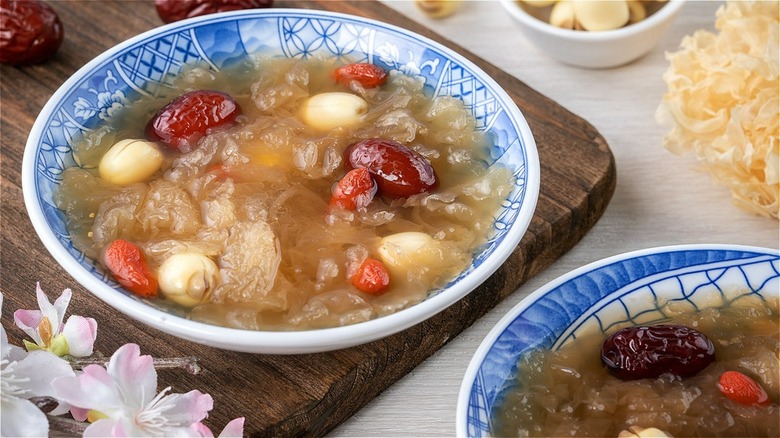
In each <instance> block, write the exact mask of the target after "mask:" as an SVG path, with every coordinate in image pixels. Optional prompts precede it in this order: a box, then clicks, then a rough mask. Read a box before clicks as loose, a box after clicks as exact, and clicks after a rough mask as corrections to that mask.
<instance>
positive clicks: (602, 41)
mask: <svg viewBox="0 0 780 438" xmlns="http://www.w3.org/2000/svg"><path fill="white" fill-rule="evenodd" d="M500 2H501V5H502V6H503V7H504V9H506V10H507V12H509V14H510V15H511V16H512V17H513V18H514V19H515V21H516V22H517V23H518V24H519V25H520V29H521V30H522V32H523V33H524V34H525V36H526V37H527V38H528V39H529V40H530V41H531V42H532V43H533V44H534V45H536V46H537V47H539V48H540V49H542V50H544V51H545V52H547V54H548V55H550V56H551V57H553V58H555V59H557V60H558V61H561V62H563V63H565V64H570V65H573V66H576V67H584V68H594V69H597V68H611V67H617V66H620V65H624V64H627V63H629V62H631V61H634V60H636V59H638V58H640V57H641V56H643V55H645V54H646V53H647V52H649V51H650V50H652V49H653V47H655V45H656V44H657V43H658V41H659V40H660V39H661V36H662V35H663V34H664V32H665V31H666V29H667V28H668V27H669V26H670V25H671V24H672V22H673V21H674V19H675V18H676V17H677V15H678V13H679V12H680V8H682V6H683V3H684V0H669V1H668V2H667V3H666V4H665V5H663V6H662V7H661V8H660V9H659V10H657V11H656V12H655V13H653V14H652V15H650V16H648V17H647V18H645V19H644V20H642V21H639V22H637V23H634V24H630V25H628V26H625V27H622V28H620V29H615V30H605V31H593V32H590V31H580V30H570V29H561V28H559V27H555V26H553V25H551V24H549V23H546V22H544V21H542V20H540V19H539V18H536V17H534V16H533V15H531V14H530V13H529V12H528V11H527V10H526V9H525V8H530V7H529V6H525V5H522V4H520V3H519V2H518V1H516V0H500Z"/></svg>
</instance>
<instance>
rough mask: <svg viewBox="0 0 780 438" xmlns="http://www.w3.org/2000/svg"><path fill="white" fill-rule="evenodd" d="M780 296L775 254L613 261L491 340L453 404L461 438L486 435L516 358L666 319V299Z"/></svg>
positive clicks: (696, 249)
mask: <svg viewBox="0 0 780 438" xmlns="http://www.w3.org/2000/svg"><path fill="white" fill-rule="evenodd" d="M756 295H758V296H761V297H777V296H778V295H780V253H778V251H777V250H770V249H763V248H752V247H738V246H719V247H715V246H680V247H667V248H659V249H650V250H646V251H639V252H635V253H629V254H625V255H621V256H616V257H612V258H610V259H606V260H603V261H600V262H596V263H594V264H591V265H589V266H585V267H583V268H581V269H578V270H576V271H573V272H572V273H570V274H567V275H566V276H564V277H561V278H560V279H558V280H555V281H553V282H552V283H550V284H548V285H546V286H544V287H543V288H541V289H539V290H538V291H536V292H534V293H533V294H531V295H530V296H528V297H527V298H526V299H524V300H523V301H522V302H520V303H519V304H518V305H517V306H516V307H515V308H514V309H512V310H511V311H510V312H509V313H508V314H507V315H506V316H505V317H504V318H503V319H502V320H501V321H499V323H498V324H497V325H496V326H495V327H494V328H493V330H492V331H491V332H490V334H488V336H487V337H486V338H485V340H484V341H483V343H482V344H481V345H480V347H479V349H478V350H477V352H476V354H475V356H474V358H473V359H472V361H471V363H470V365H469V368H468V371H467V372H466V375H465V378H464V381H463V385H462V386H461V390H460V396H459V400H458V411H457V429H458V435H459V436H470V437H481V436H489V435H490V434H489V432H490V430H489V427H490V419H491V417H492V410H493V408H494V406H495V405H496V403H497V402H498V401H499V400H500V397H501V395H502V392H503V391H504V390H506V389H507V388H509V387H511V386H512V385H513V382H514V379H515V376H516V373H517V364H518V361H519V359H520V357H521V356H522V355H523V353H525V352H526V351H528V350H531V349H536V348H552V349H557V348H560V347H561V346H562V345H563V344H565V343H566V342H568V341H571V340H572V339H575V338H577V337H578V336H580V335H581V334H584V333H588V332H593V331H599V332H604V331H608V330H609V329H610V328H611V327H613V326H615V325H618V324H623V323H626V322H631V323H633V324H641V323H649V322H652V321H657V320H660V319H663V316H664V315H663V314H662V312H661V310H660V309H661V308H662V307H663V306H664V305H665V304H666V303H667V302H670V301H683V302H687V303H690V305H691V306H692V307H693V308H697V309H698V308H704V307H713V306H719V305H722V304H726V303H730V302H733V301H736V300H739V299H740V298H744V297H754V296H756Z"/></svg>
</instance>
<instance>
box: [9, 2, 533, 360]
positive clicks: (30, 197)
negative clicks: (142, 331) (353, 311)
mask: <svg viewBox="0 0 780 438" xmlns="http://www.w3.org/2000/svg"><path fill="white" fill-rule="evenodd" d="M290 15H294V16H302V17H324V18H327V19H335V20H338V21H342V22H354V23H360V24H363V25H367V26H371V27H374V28H379V29H382V30H383V31H386V32H389V33H396V34H399V35H403V36H404V37H407V38H411V39H413V40H415V41H417V42H419V43H420V44H422V45H425V46H428V47H431V48H434V49H436V50H438V51H440V52H441V53H442V54H443V55H445V56H446V57H447V58H449V59H452V60H454V61H455V62H458V63H460V65H462V66H463V67H465V68H467V69H468V70H470V71H471V72H473V73H474V74H475V76H476V77H479V80H480V81H481V82H482V83H484V84H485V85H486V86H489V87H490V88H491V90H492V91H493V93H494V94H495V96H496V97H497V98H499V99H500V100H503V101H504V102H505V103H506V104H507V105H506V111H507V113H508V115H509V116H510V118H511V119H512V120H513V125H514V126H516V127H517V128H518V132H517V134H518V138H520V139H522V144H523V145H524V148H525V155H526V162H525V163H524V167H525V187H524V191H525V194H524V197H523V204H522V205H521V208H520V210H519V211H518V213H517V216H516V218H515V221H514V222H513V223H512V224H511V225H510V227H509V230H508V231H507V232H506V233H505V235H504V237H503V240H502V241H501V242H500V244H499V245H497V246H496V248H495V249H494V251H493V253H492V254H491V255H490V256H489V257H487V258H485V259H484V260H483V262H482V263H481V264H480V265H479V266H476V267H475V268H474V269H473V270H471V271H470V272H468V274H466V275H465V276H464V277H463V278H461V279H460V280H459V281H458V282H457V283H456V284H454V285H452V286H451V287H449V288H446V289H443V290H442V291H441V292H440V293H438V294H437V295H435V296H432V297H429V298H427V299H425V300H424V301H421V302H419V303H417V304H414V305H412V306H410V307H407V308H404V309H401V310H398V311H396V312H394V313H391V314H388V315H385V316H382V317H378V318H374V319H371V320H368V321H364V322H360V323H355V324H351V325H346V326H339V327H331V328H321V329H308V330H297V331H273V330H247V329H238V328H230V327H223V326H218V325H212V324H207V323H203V322H198V321H193V320H189V319H186V318H184V317H182V316H179V315H175V314H173V313H167V312H164V311H162V310H160V309H157V308H155V307H153V306H150V305H148V304H147V303H145V302H143V301H141V300H138V299H135V298H132V297H130V296H128V295H125V294H122V293H120V292H118V291H116V290H115V289H113V288H112V287H110V286H108V285H107V284H106V283H104V282H102V281H100V280H99V279H98V278H96V277H95V276H93V275H92V274H90V273H89V272H88V271H87V270H86V269H85V268H84V267H83V266H81V264H79V263H78V261H77V260H76V259H75V258H74V257H73V256H72V255H71V254H70V253H68V251H67V250H66V248H65V247H63V246H62V245H61V244H60V242H59V241H58V240H57V238H56V237H55V235H54V232H53V231H52V230H51V228H50V227H49V226H48V225H47V222H46V219H45V217H44V213H43V209H42V206H41V204H40V203H39V202H38V192H37V183H36V180H35V174H36V169H35V166H36V162H35V156H36V154H37V152H38V149H39V148H38V146H39V144H40V141H41V139H42V137H43V133H44V128H45V127H46V126H47V125H48V123H49V118H50V116H51V114H52V112H53V111H54V110H55V109H56V108H57V107H58V105H59V102H60V101H61V100H62V99H63V97H65V96H66V95H67V94H68V93H69V92H70V91H71V90H72V89H73V87H74V86H76V85H77V84H78V83H80V82H81V81H82V80H84V78H85V77H86V74H88V73H89V72H91V71H92V70H94V69H95V68H97V67H99V66H101V65H103V64H104V63H108V62H111V59H112V58H113V57H114V56H115V55H117V54H119V53H121V52H123V51H125V50H126V49H127V48H129V47H132V46H135V45H136V44H138V43H140V42H142V41H144V40H147V39H150V38H159V37H162V36H164V35H166V34H168V33H171V32H181V31H183V30H187V29H191V28H195V27H198V26H201V25H204V24H207V23H215V22H224V21H234V20H239V19H245V18H247V19H251V18H253V17H258V18H263V17H274V16H290ZM22 191H23V197H24V202H25V207H26V210H27V213H28V216H29V218H30V221H31V222H32V224H33V228H34V229H35V231H36V234H37V235H38V237H39V239H40V240H41V242H42V243H43V244H44V246H45V247H46V249H47V250H48V251H49V253H50V254H51V256H52V257H53V258H54V260H55V261H56V262H57V263H58V264H59V265H60V266H62V268H63V269H65V271H66V272H67V273H68V274H69V275H70V276H71V277H72V278H73V279H75V280H76V281H77V282H78V283H79V284H81V285H82V286H83V287H84V288H85V289H87V290H88V291H89V292H90V293H91V294H92V295H95V296H97V297H98V298H99V299H100V300H102V301H103V302H105V303H106V304H108V305H109V306H110V307H112V308H113V309H115V310H118V311H119V312H121V313H123V314H125V315H127V316H129V317H131V318H132V319H135V320H138V321H140V322H143V323H144V324H147V325H149V326H151V327H153V328H156V329H158V330H161V331H164V332H166V333H168V334H172V335H174V336H178V337H181V338H184V339H188V340H190V341H194V342H197V343H200V344H204V345H208V346H212V347H217V348H221V349H227V350H233V351H241V352H249V353H268V354H304V353H315V352H324V351H332V350H338V349H342V348H347V347H351V346H356V345H360V344H364V343H367V342H371V341H375V340H379V339H381V338H385V337H387V336H390V335H392V334H395V333H398V332H400V331H402V330H405V329H407V328H409V327H411V326H414V325H416V324H419V323H421V322H423V321H425V320H427V319H428V318H430V317H433V316H435V315H436V314H438V313H440V312H441V311H443V310H444V309H446V308H447V307H449V306H450V305H452V304H454V303H455V302H457V301H458V300H460V299H461V298H463V297H464V296H466V295H467V294H468V293H470V292H471V291H473V290H474V289H475V288H477V287H478V286H479V285H480V284H482V283H483V282H484V281H485V280H486V279H487V278H488V277H489V276H490V275H492V274H493V273H494V272H495V271H496V270H497V269H498V268H499V267H500V266H501V265H502V264H503V263H504V262H505V261H506V259H507V258H508V257H509V256H510V255H511V254H512V253H513V252H514V250H515V248H516V247H517V245H518V244H519V243H520V240H521V239H522V237H523V236H524V235H525V233H526V231H527V229H528V226H529V225H530V222H531V219H532V217H533V215H534V211H535V209H536V204H537V201H538V196H539V191H540V164H539V156H538V150H537V147H536V142H535V139H534V137H533V133H532V132H531V129H530V127H529V125H528V122H527V120H526V118H525V116H524V114H523V113H522V112H521V111H520V109H519V108H518V107H517V105H516V104H515V102H514V101H513V100H512V98H511V97H510V96H509V95H508V93H507V92H506V91H505V90H504V89H503V87H501V86H500V85H499V84H498V83H497V82H496V81H495V79H493V78H492V77H491V76H490V75H488V74H487V73H486V72H484V70H483V69H482V68H480V67H479V66H477V65H476V64H474V63H473V62H471V61H470V60H468V59H467V58H466V57H465V56H463V55H461V54H459V53H457V52H455V51H454V50H453V49H450V48H449V47H447V46H445V45H443V44H441V43H438V42H436V41H433V40H432V39H430V38H428V37H425V36H423V35H420V34H418V33H416V32H412V31H410V30H407V29H404V28H402V27H399V26H396V25H392V24H389V23H384V22H382V21H379V20H374V19H369V18H363V17H360V16H356V15H350V14H345V13H338V12H330V11H321V10H308V9H294V8H267V9H252V10H239V11H231V12H223V13H217V14H210V15H205V16H200V17H194V18H190V19H186V20H181V21H178V22H174V23H169V24H166V25H162V26H159V27H155V28H152V29H150V30H147V31H145V32H142V33H140V34H138V35H136V36H134V37H131V38H129V39H127V40H125V41H123V42H121V43H119V44H116V45H114V46H113V47H111V48H109V49H107V50H105V51H104V52H102V53H100V54H99V55H97V56H96V57H95V58H93V59H92V60H90V61H89V62H88V63H86V64H85V65H84V66H83V67H81V68H80V69H78V70H77V71H76V72H75V73H73V74H72V75H71V76H70V77H69V78H68V79H67V80H66V81H65V82H64V83H63V84H62V85H61V86H60V87H59V88H58V89H57V90H56V91H55V92H54V93H53V94H52V96H51V97H50V98H49V100H48V101H47V102H46V104H45V105H44V106H43V108H42V109H41V111H40V112H39V114H38V116H37V117H36V120H35V122H34V124H33V126H32V128H31V130H30V134H29V136H28V139H27V142H26V145H25V151H24V155H23V160H22Z"/></svg>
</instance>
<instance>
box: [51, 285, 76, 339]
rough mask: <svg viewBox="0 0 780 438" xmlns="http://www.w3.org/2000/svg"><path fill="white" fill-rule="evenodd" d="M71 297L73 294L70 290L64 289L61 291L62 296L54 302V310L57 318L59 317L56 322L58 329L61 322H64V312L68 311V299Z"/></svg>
mask: <svg viewBox="0 0 780 438" xmlns="http://www.w3.org/2000/svg"><path fill="white" fill-rule="evenodd" d="M72 296H73V292H72V291H71V290H70V289H65V290H63V291H62V294H61V295H60V296H59V298H57V300H56V301H54V310H56V311H57V316H59V318H58V319H57V321H58V322H59V324H60V327H62V321H64V320H65V311H66V310H68V304H70V298H71V297H72ZM57 333H59V332H57Z"/></svg>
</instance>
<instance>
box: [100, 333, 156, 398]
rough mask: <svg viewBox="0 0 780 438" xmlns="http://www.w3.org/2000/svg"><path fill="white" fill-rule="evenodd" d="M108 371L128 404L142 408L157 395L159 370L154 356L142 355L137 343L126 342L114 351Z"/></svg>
mask: <svg viewBox="0 0 780 438" xmlns="http://www.w3.org/2000/svg"><path fill="white" fill-rule="evenodd" d="M108 373H109V374H110V375H111V377H113V379H114V381H115V382H116V384H117V386H118V387H119V388H120V390H121V391H122V394H124V399H125V405H127V406H133V407H135V408H136V409H142V408H143V407H145V406H146V404H147V403H149V402H150V401H152V399H154V397H155V396H156V395H157V371H156V370H155V369H154V364H153V362H152V356H148V355H145V356H141V348H140V347H138V345H136V344H125V345H123V346H121V347H119V349H118V350H116V351H115V352H114V354H113V355H112V356H111V360H110V361H109V362H108Z"/></svg>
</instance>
